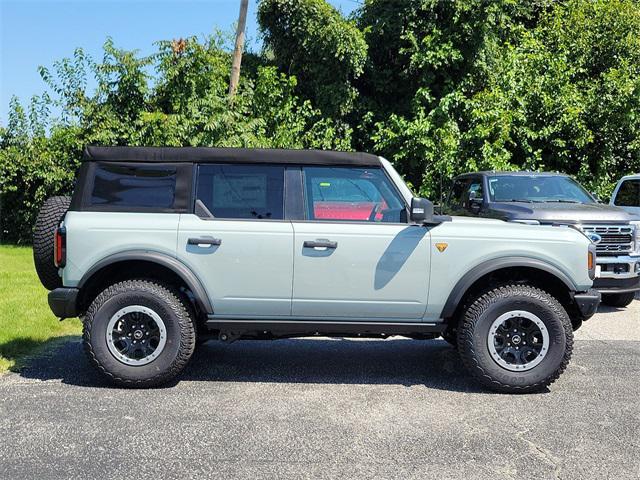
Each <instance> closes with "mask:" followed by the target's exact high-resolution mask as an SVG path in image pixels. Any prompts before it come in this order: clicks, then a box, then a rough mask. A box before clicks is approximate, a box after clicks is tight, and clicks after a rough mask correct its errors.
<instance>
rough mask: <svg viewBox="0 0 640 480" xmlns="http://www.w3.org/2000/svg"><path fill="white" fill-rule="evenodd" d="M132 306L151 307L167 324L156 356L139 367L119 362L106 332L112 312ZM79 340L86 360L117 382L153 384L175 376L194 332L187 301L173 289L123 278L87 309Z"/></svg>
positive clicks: (140, 385) (191, 345) (191, 346)
mask: <svg viewBox="0 0 640 480" xmlns="http://www.w3.org/2000/svg"><path fill="white" fill-rule="evenodd" d="M131 305H141V306H144V307H147V308H150V309H152V310H154V311H155V312H156V313H157V314H158V315H159V316H160V317H161V319H162V321H163V323H164V324H165V327H166V335H167V341H166V345H165V347H164V349H163V350H162V351H161V353H160V354H159V356H158V357H157V358H156V359H154V360H153V361H151V363H148V364H146V365H142V366H132V365H127V364H125V363H122V362H121V361H119V360H118V359H116V358H115V356H114V355H113V354H112V353H111V352H110V350H109V348H108V346H107V340H106V334H107V325H108V322H109V319H110V318H111V317H112V315H114V313H115V312H117V311H118V310H120V309H121V308H124V307H126V306H131ZM83 322H84V328H83V333H82V339H83V344H84V349H85V352H86V354H87V356H88V357H89V360H90V361H91V363H92V364H93V365H95V366H96V367H97V369H98V370H99V371H100V372H101V373H102V374H104V375H105V376H106V377H107V378H108V379H109V380H110V381H111V382H113V383H115V384H116V385H119V386H123V387H130V388H149V387H156V386H158V385H161V384H163V383H166V382H168V381H170V380H172V379H173V378H175V377H176V376H177V375H178V374H179V373H180V372H181V371H182V369H183V368H184V367H185V365H186V364H187V363H188V362H189V359H190V358H191V355H192V354H193V351H194V348H195V342H196V333H195V327H194V322H193V318H192V314H191V308H190V307H189V305H188V301H187V300H186V299H185V298H184V296H183V295H181V294H180V292H178V291H176V290H174V289H173V288H171V287H169V286H166V285H163V284H160V283H157V282H154V281H150V280H126V281H123V282H120V283H116V284H114V285H111V286H110V287H108V288H106V289H105V290H104V291H102V293H100V294H99V295H98V296H97V297H96V299H95V300H94V301H93V302H92V303H91V305H90V306H89V308H88V309H87V313H86V316H85V317H84V319H83Z"/></svg>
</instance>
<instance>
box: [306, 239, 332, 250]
mask: <svg viewBox="0 0 640 480" xmlns="http://www.w3.org/2000/svg"><path fill="white" fill-rule="evenodd" d="M302 246H303V247H304V248H338V242H332V241H330V240H305V242H304V243H303V244H302Z"/></svg>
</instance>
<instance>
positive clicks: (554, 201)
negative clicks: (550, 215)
mask: <svg viewBox="0 0 640 480" xmlns="http://www.w3.org/2000/svg"><path fill="white" fill-rule="evenodd" d="M547 202H549V203H552V202H553V203H582V202H580V201H578V200H564V199H554V200H547Z"/></svg>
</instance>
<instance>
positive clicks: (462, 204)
mask: <svg viewBox="0 0 640 480" xmlns="http://www.w3.org/2000/svg"><path fill="white" fill-rule="evenodd" d="M471 192H475V193H476V198H477V199H478V200H482V198H483V196H484V192H483V191H482V178H480V177H464V178H459V179H457V180H455V182H454V183H453V188H452V189H451V195H450V197H449V200H448V204H449V206H450V207H454V208H468V207H469V195H470V194H471Z"/></svg>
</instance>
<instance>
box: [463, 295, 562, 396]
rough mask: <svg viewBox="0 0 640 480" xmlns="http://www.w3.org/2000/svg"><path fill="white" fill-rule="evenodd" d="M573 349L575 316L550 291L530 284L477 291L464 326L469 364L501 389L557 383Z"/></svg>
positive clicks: (536, 387)
mask: <svg viewBox="0 0 640 480" xmlns="http://www.w3.org/2000/svg"><path fill="white" fill-rule="evenodd" d="M572 349H573V329H572V325H571V321H570V320H569V317H568V315H567V313H566V312H565V310H564V308H562V306H561V305H560V303H559V302H558V301H557V300H556V299H555V298H554V297H552V296H551V295H549V294H548V293H546V292H544V291H542V290H539V289H537V288H534V287H530V286H525V285H510V286H504V287H499V288H496V289H494V290H491V291H489V292H487V293H485V294H483V295H481V296H479V297H477V298H476V299H475V300H474V301H473V302H471V304H470V306H469V307H468V308H467V310H466V311H465V314H464V317H463V319H462V322H461V324H460V326H459V328H458V350H459V352H460V355H461V357H462V360H463V362H464V364H465V366H466V367H467V368H468V369H469V371H470V372H471V373H472V374H473V375H474V376H475V377H476V379H478V380H479V381H480V382H481V383H482V384H484V385H485V386H487V387H489V388H491V389H493V390H497V391H500V392H512V393H515V392H523V393H524V392H531V391H536V390H541V389H543V388H545V387H547V386H548V385H550V384H551V383H553V382H554V381H555V380H556V379H557V378H558V377H559V376H560V375H561V374H562V372H563V371H564V370H565V368H566V367H567V365H568V363H569V360H570V358H571V353H572Z"/></svg>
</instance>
